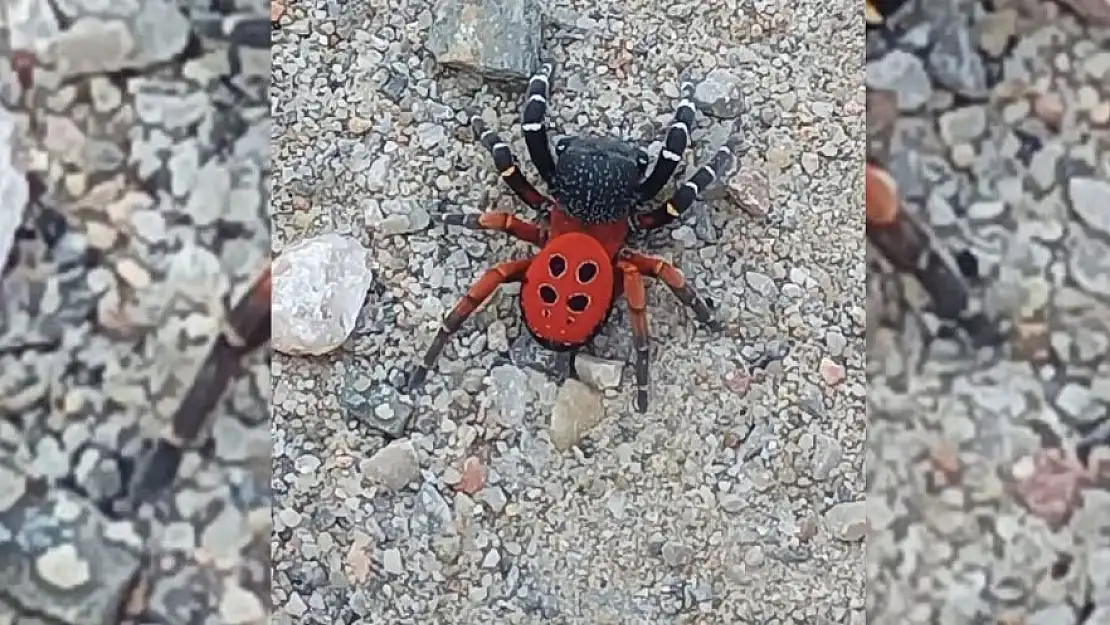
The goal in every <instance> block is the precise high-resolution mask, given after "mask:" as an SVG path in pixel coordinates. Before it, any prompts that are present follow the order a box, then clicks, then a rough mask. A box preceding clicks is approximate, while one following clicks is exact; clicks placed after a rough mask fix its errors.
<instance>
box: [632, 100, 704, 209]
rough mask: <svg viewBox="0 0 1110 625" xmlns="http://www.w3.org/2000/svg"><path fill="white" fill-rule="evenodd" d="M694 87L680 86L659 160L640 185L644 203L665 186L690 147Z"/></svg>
mask: <svg viewBox="0 0 1110 625" xmlns="http://www.w3.org/2000/svg"><path fill="white" fill-rule="evenodd" d="M693 97H694V86H693V85H691V84H690V83H684V84H683V85H682V102H680V103H679V104H678V109H677V110H675V114H674V121H672V122H671V127H670V129H668V130H667V139H666V141H665V143H664V144H663V149H662V150H660V151H659V158H658V159H657V160H656V161H655V167H653V168H652V170H651V173H650V174H649V175H648V177H647V179H645V180H644V182H643V183H642V184H641V185H640V201H642V202H646V201H647V200H650V199H651V198H653V197H655V196H656V194H658V193H659V191H661V190H662V189H663V186H664V185H666V184H667V181H668V180H670V179H671V176H673V175H674V171H675V170H676V169H678V164H679V162H681V161H682V154H683V153H684V152H685V151H686V148H687V147H688V146H689V145H690V129H691V128H693V127H694V104H693Z"/></svg>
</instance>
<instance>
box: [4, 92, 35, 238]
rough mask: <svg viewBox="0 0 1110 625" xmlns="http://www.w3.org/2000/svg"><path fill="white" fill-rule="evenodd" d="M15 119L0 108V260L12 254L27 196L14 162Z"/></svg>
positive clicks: (25, 179)
mask: <svg viewBox="0 0 1110 625" xmlns="http://www.w3.org/2000/svg"><path fill="white" fill-rule="evenodd" d="M15 139H16V126H15V118H14V117H12V115H11V114H10V113H8V112H7V111H6V110H5V109H4V108H3V107H0V206H3V207H4V210H2V211H0V259H7V258H8V255H9V254H11V250H12V243H13V242H14V240H15V231H16V230H17V229H18V228H19V224H20V223H22V222H23V212H24V211H25V210H26V207H27V201H28V199H30V195H29V192H28V189H27V178H26V177H25V176H24V175H23V174H21V173H19V170H18V169H16V167H15V163H14V162H13V157H14V152H15V150H16V143H15Z"/></svg>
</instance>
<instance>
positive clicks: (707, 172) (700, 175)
mask: <svg viewBox="0 0 1110 625" xmlns="http://www.w3.org/2000/svg"><path fill="white" fill-rule="evenodd" d="M731 164H732V151H731V150H729V149H728V147H726V146H721V149H719V150H717V152H716V154H714V155H713V158H711V159H709V162H708V163H706V164H705V165H702V166H701V167H699V168H698V170H697V171H696V172H694V175H693V176H690V179H689V180H687V181H686V182H684V183H682V185H681V186H679V187H678V189H676V190H675V192H674V195H672V196H671V199H669V200H667V201H666V202H665V203H663V205H662V206H659V207H657V208H656V209H655V210H653V211H651V212H650V213H643V214H642V215H635V216H633V217H632V221H633V225H634V226H635V227H637V228H639V229H641V230H651V229H654V228H660V227H663V226H665V225H667V224H669V223H671V222H672V221H674V220H675V219H678V217H679V215H681V214H682V213H684V212H686V211H687V210H688V209H689V208H690V206H692V205H693V204H694V200H696V199H698V195H700V194H701V192H702V191H704V190H705V189H706V188H707V187H708V186H709V185H710V184H712V183H713V181H715V180H717V179H718V178H720V177H721V176H723V175H724V174H725V172H726V171H727V170H728V168H729V165H731Z"/></svg>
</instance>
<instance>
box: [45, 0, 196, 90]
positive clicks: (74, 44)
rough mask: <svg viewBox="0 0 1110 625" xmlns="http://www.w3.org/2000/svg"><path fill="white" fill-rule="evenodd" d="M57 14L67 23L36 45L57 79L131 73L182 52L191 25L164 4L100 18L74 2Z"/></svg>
mask: <svg viewBox="0 0 1110 625" xmlns="http://www.w3.org/2000/svg"><path fill="white" fill-rule="evenodd" d="M62 7H64V8H62V9H61V12H62V13H63V14H65V17H66V18H67V19H68V20H72V21H73V23H72V25H71V26H70V27H69V28H67V29H65V30H62V31H60V32H58V33H57V34H56V35H54V36H52V37H50V38H49V39H47V40H46V41H44V42H41V43H40V46H42V47H41V49H42V50H43V57H44V58H45V59H47V60H49V61H51V62H53V63H56V64H57V68H58V71H59V72H61V73H62V74H63V75H76V74H93V73H99V72H114V71H119V70H122V69H136V68H140V67H143V66H146V65H150V64H152V63H160V62H163V61H168V60H170V59H171V58H172V57H173V56H174V55H175V54H177V53H179V52H181V51H182V50H184V49H185V44H186V43H187V42H188V40H189V33H190V30H191V26H190V25H189V20H188V19H186V17H185V15H184V14H183V13H182V12H181V11H180V10H179V9H178V7H177V5H176V3H174V2H171V1H170V0H151V1H150V2H140V3H136V4H135V5H134V7H135V8H136V12H135V13H133V14H118V15H119V17H117V18H114V19H103V18H101V17H93V16H91V15H86V14H83V11H84V10H85V8H84V7H83V6H81V4H80V3H65V4H63V5H62Z"/></svg>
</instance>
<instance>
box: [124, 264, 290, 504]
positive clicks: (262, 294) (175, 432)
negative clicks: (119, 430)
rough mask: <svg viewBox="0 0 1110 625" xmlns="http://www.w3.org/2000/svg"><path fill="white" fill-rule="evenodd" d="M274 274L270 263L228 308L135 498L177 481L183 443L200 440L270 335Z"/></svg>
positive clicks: (137, 483) (143, 474)
mask: <svg viewBox="0 0 1110 625" xmlns="http://www.w3.org/2000/svg"><path fill="white" fill-rule="evenodd" d="M270 276H271V274H270V266H269V265H267V267H266V269H265V270H264V271H263V272H262V273H261V274H260V275H259V277H258V278H256V279H255V281H254V283H253V284H252V285H251V288H250V290H249V291H248V292H247V294H246V296H245V297H243V299H241V300H240V301H239V303H238V304H236V305H235V307H234V308H232V309H231V310H230V311H229V312H228V315H227V318H226V320H225V322H224V330H223V332H222V333H221V334H220V336H219V337H218V338H217V339H216V343H215V345H213V347H212V351H210V352H209V353H208V356H207V357H206V358H205V361H204V364H203V365H201V368H200V371H199V372H198V374H197V377H196V379H195V380H194V381H193V385H192V387H190V388H189V391H188V392H187V393H186V394H185V398H184V399H183V400H182V401H181V404H179V405H178V407H177V409H176V410H175V411H174V413H173V416H172V417H171V419H170V428H169V432H168V434H166V435H164V436H162V437H159V439H158V440H157V441H156V442H155V445H154V450H153V451H152V452H151V454H150V455H149V456H148V458H147V460H146V462H145V463H144V465H143V467H142V470H141V471H140V472H139V474H138V475H136V478H135V482H134V486H133V488H132V497H133V498H134V500H136V501H143V500H146V499H147V498H149V497H150V496H151V495H154V494H156V493H158V492H159V491H161V490H162V489H164V488H165V487H167V486H169V485H170V484H171V483H173V480H174V479H175V477H176V476H177V469H178V466H179V465H180V464H181V457H182V455H183V453H184V449H185V448H187V447H189V446H190V445H194V444H196V443H197V442H199V440H200V438H201V435H202V434H203V432H204V430H205V428H206V427H207V425H208V418H209V416H211V414H212V413H213V412H214V411H215V409H216V406H217V404H218V403H219V401H220V399H221V398H222V397H223V395H224V391H226V390H227V386H228V384H229V383H230V382H231V380H232V379H234V377H235V376H236V375H237V374H238V373H239V372H240V370H241V367H242V359H243V358H244V357H245V356H246V355H247V354H249V353H251V352H253V351H254V350H256V349H259V348H261V347H262V346H263V345H264V344H265V343H266V342H267V341H269V340H270V294H271V281H270V280H271V278H270Z"/></svg>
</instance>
